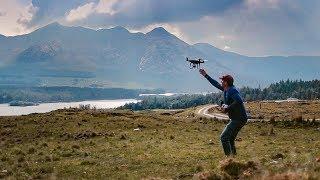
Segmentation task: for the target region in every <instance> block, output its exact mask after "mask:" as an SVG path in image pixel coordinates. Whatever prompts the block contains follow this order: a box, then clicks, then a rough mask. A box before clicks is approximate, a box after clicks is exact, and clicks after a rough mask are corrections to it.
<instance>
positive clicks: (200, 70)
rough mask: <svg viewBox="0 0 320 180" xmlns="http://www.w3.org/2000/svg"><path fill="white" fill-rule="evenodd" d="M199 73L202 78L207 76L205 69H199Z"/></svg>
mask: <svg viewBox="0 0 320 180" xmlns="http://www.w3.org/2000/svg"><path fill="white" fill-rule="evenodd" d="M199 72H200V74H201V75H202V76H205V75H207V72H206V71H205V70H204V69H199Z"/></svg>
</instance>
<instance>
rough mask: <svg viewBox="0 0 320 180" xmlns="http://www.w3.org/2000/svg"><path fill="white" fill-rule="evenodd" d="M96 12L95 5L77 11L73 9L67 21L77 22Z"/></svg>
mask: <svg viewBox="0 0 320 180" xmlns="http://www.w3.org/2000/svg"><path fill="white" fill-rule="evenodd" d="M94 11H95V7H94V3H88V4H85V5H83V6H79V7H78V8H76V9H72V10H71V11H70V12H69V14H68V15H67V17H66V20H67V21H77V20H81V19H84V18H87V17H88V16H89V15H90V14H92V13H93V12H94Z"/></svg>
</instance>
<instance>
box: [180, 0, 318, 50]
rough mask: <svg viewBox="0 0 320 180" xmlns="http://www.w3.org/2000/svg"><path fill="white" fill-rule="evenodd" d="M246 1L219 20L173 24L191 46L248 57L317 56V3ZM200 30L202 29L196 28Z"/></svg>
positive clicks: (215, 18)
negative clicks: (201, 45)
mask: <svg viewBox="0 0 320 180" xmlns="http://www.w3.org/2000/svg"><path fill="white" fill-rule="evenodd" d="M308 2H310V3H305V2H302V1H298V0H295V1H294V0H281V1H280V0H279V1H276V0H267V1H262V0H261V1H260V0H247V1H245V2H244V3H243V4H242V5H241V6H237V7H234V8H231V9H228V10H227V11H225V12H224V13H223V14H220V15H219V16H215V15H213V16H211V15H210V16H205V17H202V18H201V19H200V20H197V21H188V22H181V23H177V26H178V27H179V28H180V29H183V30H184V34H186V35H188V37H189V39H190V40H191V42H193V43H196V42H207V43H210V44H213V45H214V46H216V47H218V48H221V49H224V47H225V45H226V44H227V46H229V47H230V49H228V50H230V51H234V52H238V53H240V54H244V55H249V56H267V55H285V56H287V55H320V51H319V48H318V47H319V46H320V37H319V36H320V29H319V28H320V25H319V23H317V20H316V19H318V18H319V17H320V15H319V14H320V13H319V11H318V10H319V9H320V2H319V1H316V0H312V1H308ZM198 27H203V28H200V29H199V28H198Z"/></svg>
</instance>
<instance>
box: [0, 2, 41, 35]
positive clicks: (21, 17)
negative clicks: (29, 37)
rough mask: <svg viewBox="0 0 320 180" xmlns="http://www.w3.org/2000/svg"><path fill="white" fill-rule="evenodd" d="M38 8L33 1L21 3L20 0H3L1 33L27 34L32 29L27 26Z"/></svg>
mask: <svg viewBox="0 0 320 180" xmlns="http://www.w3.org/2000/svg"><path fill="white" fill-rule="evenodd" d="M36 11H37V8H35V7H33V5H32V4H31V2H30V1H29V2H28V1H25V2H23V3H21V2H20V1H18V0H2V1H1V2H0V12H2V13H1V16H0V34H4V35H7V36H11V35H17V34H25V33H28V32H30V31H31V30H32V29H28V28H26V27H25V24H26V23H28V22H30V21H31V20H32V18H33V16H34V14H35V13H36Z"/></svg>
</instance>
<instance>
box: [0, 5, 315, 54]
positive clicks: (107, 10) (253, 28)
mask: <svg viewBox="0 0 320 180" xmlns="http://www.w3.org/2000/svg"><path fill="white" fill-rule="evenodd" d="M319 19H320V1H319V0H305V1H303V0H161V1H160V0H0V34H3V35H5V36H15V35H21V34H26V33H30V32H32V31H34V30H35V29H37V28H40V27H43V26H45V25H47V24H49V23H52V22H55V21H57V22H59V23H60V24H62V25H66V26H84V27H88V28H93V29H99V28H110V27H114V26H123V27H125V28H127V29H128V30H130V31H131V32H144V33H146V32H148V31H150V30H152V29H153V28H155V27H159V26H162V27H164V28H165V29H167V30H168V31H169V32H171V33H172V34H174V35H176V36H177V37H179V38H181V39H182V40H184V41H185V42H187V43H189V44H194V43H199V42H201V43H209V44H211V45H213V46H215V47H218V48H220V49H223V50H226V51H232V52H236V53H239V54H243V55H248V56H270V55H272V56H278V55H279V56H280V55H282V56H290V55H307V56H319V55H320V23H319Z"/></svg>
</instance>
